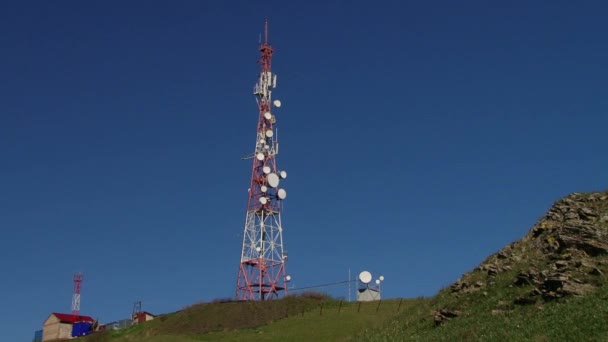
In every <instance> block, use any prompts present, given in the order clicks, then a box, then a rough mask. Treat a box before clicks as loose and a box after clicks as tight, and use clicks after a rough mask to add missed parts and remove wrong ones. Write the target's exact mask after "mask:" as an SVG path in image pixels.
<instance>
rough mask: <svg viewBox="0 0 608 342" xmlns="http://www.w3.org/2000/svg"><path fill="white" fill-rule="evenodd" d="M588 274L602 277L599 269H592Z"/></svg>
mask: <svg viewBox="0 0 608 342" xmlns="http://www.w3.org/2000/svg"><path fill="white" fill-rule="evenodd" d="M589 274H593V275H598V276H603V275H604V272H602V271H601V270H600V269H599V268H597V267H594V268H593V269H591V271H590V272H589Z"/></svg>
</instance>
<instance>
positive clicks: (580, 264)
mask: <svg viewBox="0 0 608 342" xmlns="http://www.w3.org/2000/svg"><path fill="white" fill-rule="evenodd" d="M606 270H608V191H604V192H592V193H573V194H570V195H568V196H566V197H564V198H562V199H560V200H558V201H557V202H555V203H554V204H553V206H552V207H551V208H550V209H549V211H548V212H547V213H546V214H545V215H544V216H543V217H542V218H541V219H540V220H539V221H538V222H537V223H536V224H535V225H534V226H533V227H532V229H531V230H530V231H529V232H528V233H527V234H526V235H525V236H524V237H523V238H522V239H521V240H519V241H516V242H513V243H511V244H509V245H507V246H506V247H504V248H503V249H501V250H500V251H498V252H497V253H495V254H493V255H491V256H489V257H488V258H487V259H486V260H485V261H484V262H483V263H481V264H480V265H479V266H478V267H476V268H475V269H474V270H473V271H471V272H469V273H466V274H464V275H463V276H462V277H461V278H460V279H458V280H457V281H456V282H455V283H454V284H452V285H451V286H450V287H449V289H448V291H449V292H451V293H452V295H453V296H456V297H462V296H466V295H467V294H470V293H476V292H481V293H483V294H486V293H487V292H486V291H490V290H492V287H493V286H495V285H496V283H495V279H496V278H497V277H504V276H507V277H512V279H511V280H510V281H511V282H510V284H509V285H508V286H509V287H518V288H521V290H522V291H517V292H518V293H519V294H518V295H517V296H515V297H514V298H505V300H506V301H507V302H508V301H510V302H511V303H512V304H513V305H530V304H537V303H539V304H542V303H543V302H545V301H551V300H556V299H560V298H564V297H568V296H578V295H584V294H586V293H589V292H591V291H594V290H595V289H596V288H597V287H598V286H601V284H603V283H604V281H603V280H604V279H603V277H604V272H605V271H606ZM509 279H510V278H509ZM524 289H525V290H524ZM527 289H529V291H527ZM522 293H523V295H522ZM503 304H504V302H503ZM499 311H500V310H499V309H497V310H496V312H499ZM435 313H436V316H437V317H435V318H436V322H437V323H439V324H441V323H443V322H444V320H445V319H444V318H449V315H442V314H440V312H439V311H437V312H435ZM493 313H494V312H493Z"/></svg>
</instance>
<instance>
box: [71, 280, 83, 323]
mask: <svg viewBox="0 0 608 342" xmlns="http://www.w3.org/2000/svg"><path fill="white" fill-rule="evenodd" d="M82 280H83V275H82V273H74V294H73V295H72V315H75V316H80V287H81V286H82Z"/></svg>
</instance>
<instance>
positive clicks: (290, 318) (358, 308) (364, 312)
mask: <svg viewBox="0 0 608 342" xmlns="http://www.w3.org/2000/svg"><path fill="white" fill-rule="evenodd" d="M422 301H424V299H413V300H399V299H397V300H387V301H381V302H367V303H348V302H344V301H339V300H334V299H331V298H328V297H319V296H313V297H307V296H305V297H288V298H286V299H282V300H275V301H268V302H231V303H210V304H201V305H195V306H192V307H190V308H188V309H186V310H184V311H182V312H179V313H175V314H171V315H167V316H164V317H160V318H157V319H155V320H153V321H151V322H147V323H145V324H142V325H138V326H134V327H131V328H130V329H125V330H119V331H114V332H106V333H98V334H94V335H93V336H89V337H87V338H86V341H87V342H105V341H116V342H131V341H132V342H137V341H153V342H154V341H156V342H162V341H176V342H181V341H184V342H186V341H188V342H190V341H246V340H252V339H255V340H261V341H275V340H289V341H311V340H318V341H347V340H352V339H353V338H354V337H355V336H357V335H358V334H361V333H363V332H364V330H365V329H373V328H380V327H382V326H383V325H384V324H385V323H386V322H387V321H388V320H390V319H391V318H393V317H395V316H396V315H398V313H399V312H402V311H406V310H411V309H412V308H414V307H417V306H419V303H420V302H422Z"/></svg>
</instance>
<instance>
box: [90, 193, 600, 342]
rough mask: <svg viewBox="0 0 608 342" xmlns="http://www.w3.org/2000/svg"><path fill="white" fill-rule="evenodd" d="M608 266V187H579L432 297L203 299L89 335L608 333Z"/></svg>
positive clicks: (520, 337) (571, 336) (499, 336)
mask: <svg viewBox="0 0 608 342" xmlns="http://www.w3.org/2000/svg"><path fill="white" fill-rule="evenodd" d="M607 272H608V192H595V193H586V194H581V193H574V194H571V195H568V196H566V197H565V198H562V199H560V200H558V201H557V202H555V204H554V205H553V206H552V207H551V209H550V210H549V211H548V212H547V213H546V215H544V216H543V217H542V218H541V219H540V220H539V221H538V222H537V223H536V224H535V225H534V226H533V227H532V229H531V230H530V232H529V233H528V234H526V236H524V237H523V238H522V239H521V240H519V241H516V242H513V243H511V244H509V245H507V246H506V247H505V248H503V249H501V250H500V251H498V252H497V253H495V254H493V255H491V256H489V257H488V258H487V259H486V260H484V261H483V262H482V263H481V264H480V265H479V266H478V267H476V268H475V269H474V270H472V271H471V272H468V273H465V274H463V275H462V277H461V278H460V279H458V280H456V282H455V283H454V284H452V285H451V286H449V287H447V288H445V289H443V290H441V291H440V292H439V293H438V294H437V295H436V296H434V297H433V298H418V299H393V300H385V301H382V302H370V303H361V304H360V303H344V302H341V301H338V300H333V299H331V298H328V297H324V296H320V295H308V296H299V297H290V298H286V299H283V300H278V301H270V302H245V303H237V302H230V303H210V304H200V305H195V306H192V307H190V308H188V309H186V310H183V311H181V312H178V313H175V314H170V315H166V316H163V317H161V318H159V319H156V320H154V321H152V322H148V323H146V324H143V325H140V326H136V327H133V328H131V329H128V330H124V331H119V332H114V333H102V334H96V335H94V336H90V337H88V338H86V341H134V342H136V341H152V342H155V341H156V342H161V341H178V342H179V341H208V340H213V341H215V340H218V341H243V340H253V339H255V340H266V341H271V340H287V341H311V340H318V341H328V340H331V341H340V340H341V341H346V340H362V341H404V340H405V341H460V340H471V341H500V340H509V341H607V340H608V284H607V280H606V277H605V274H606V273H607Z"/></svg>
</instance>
